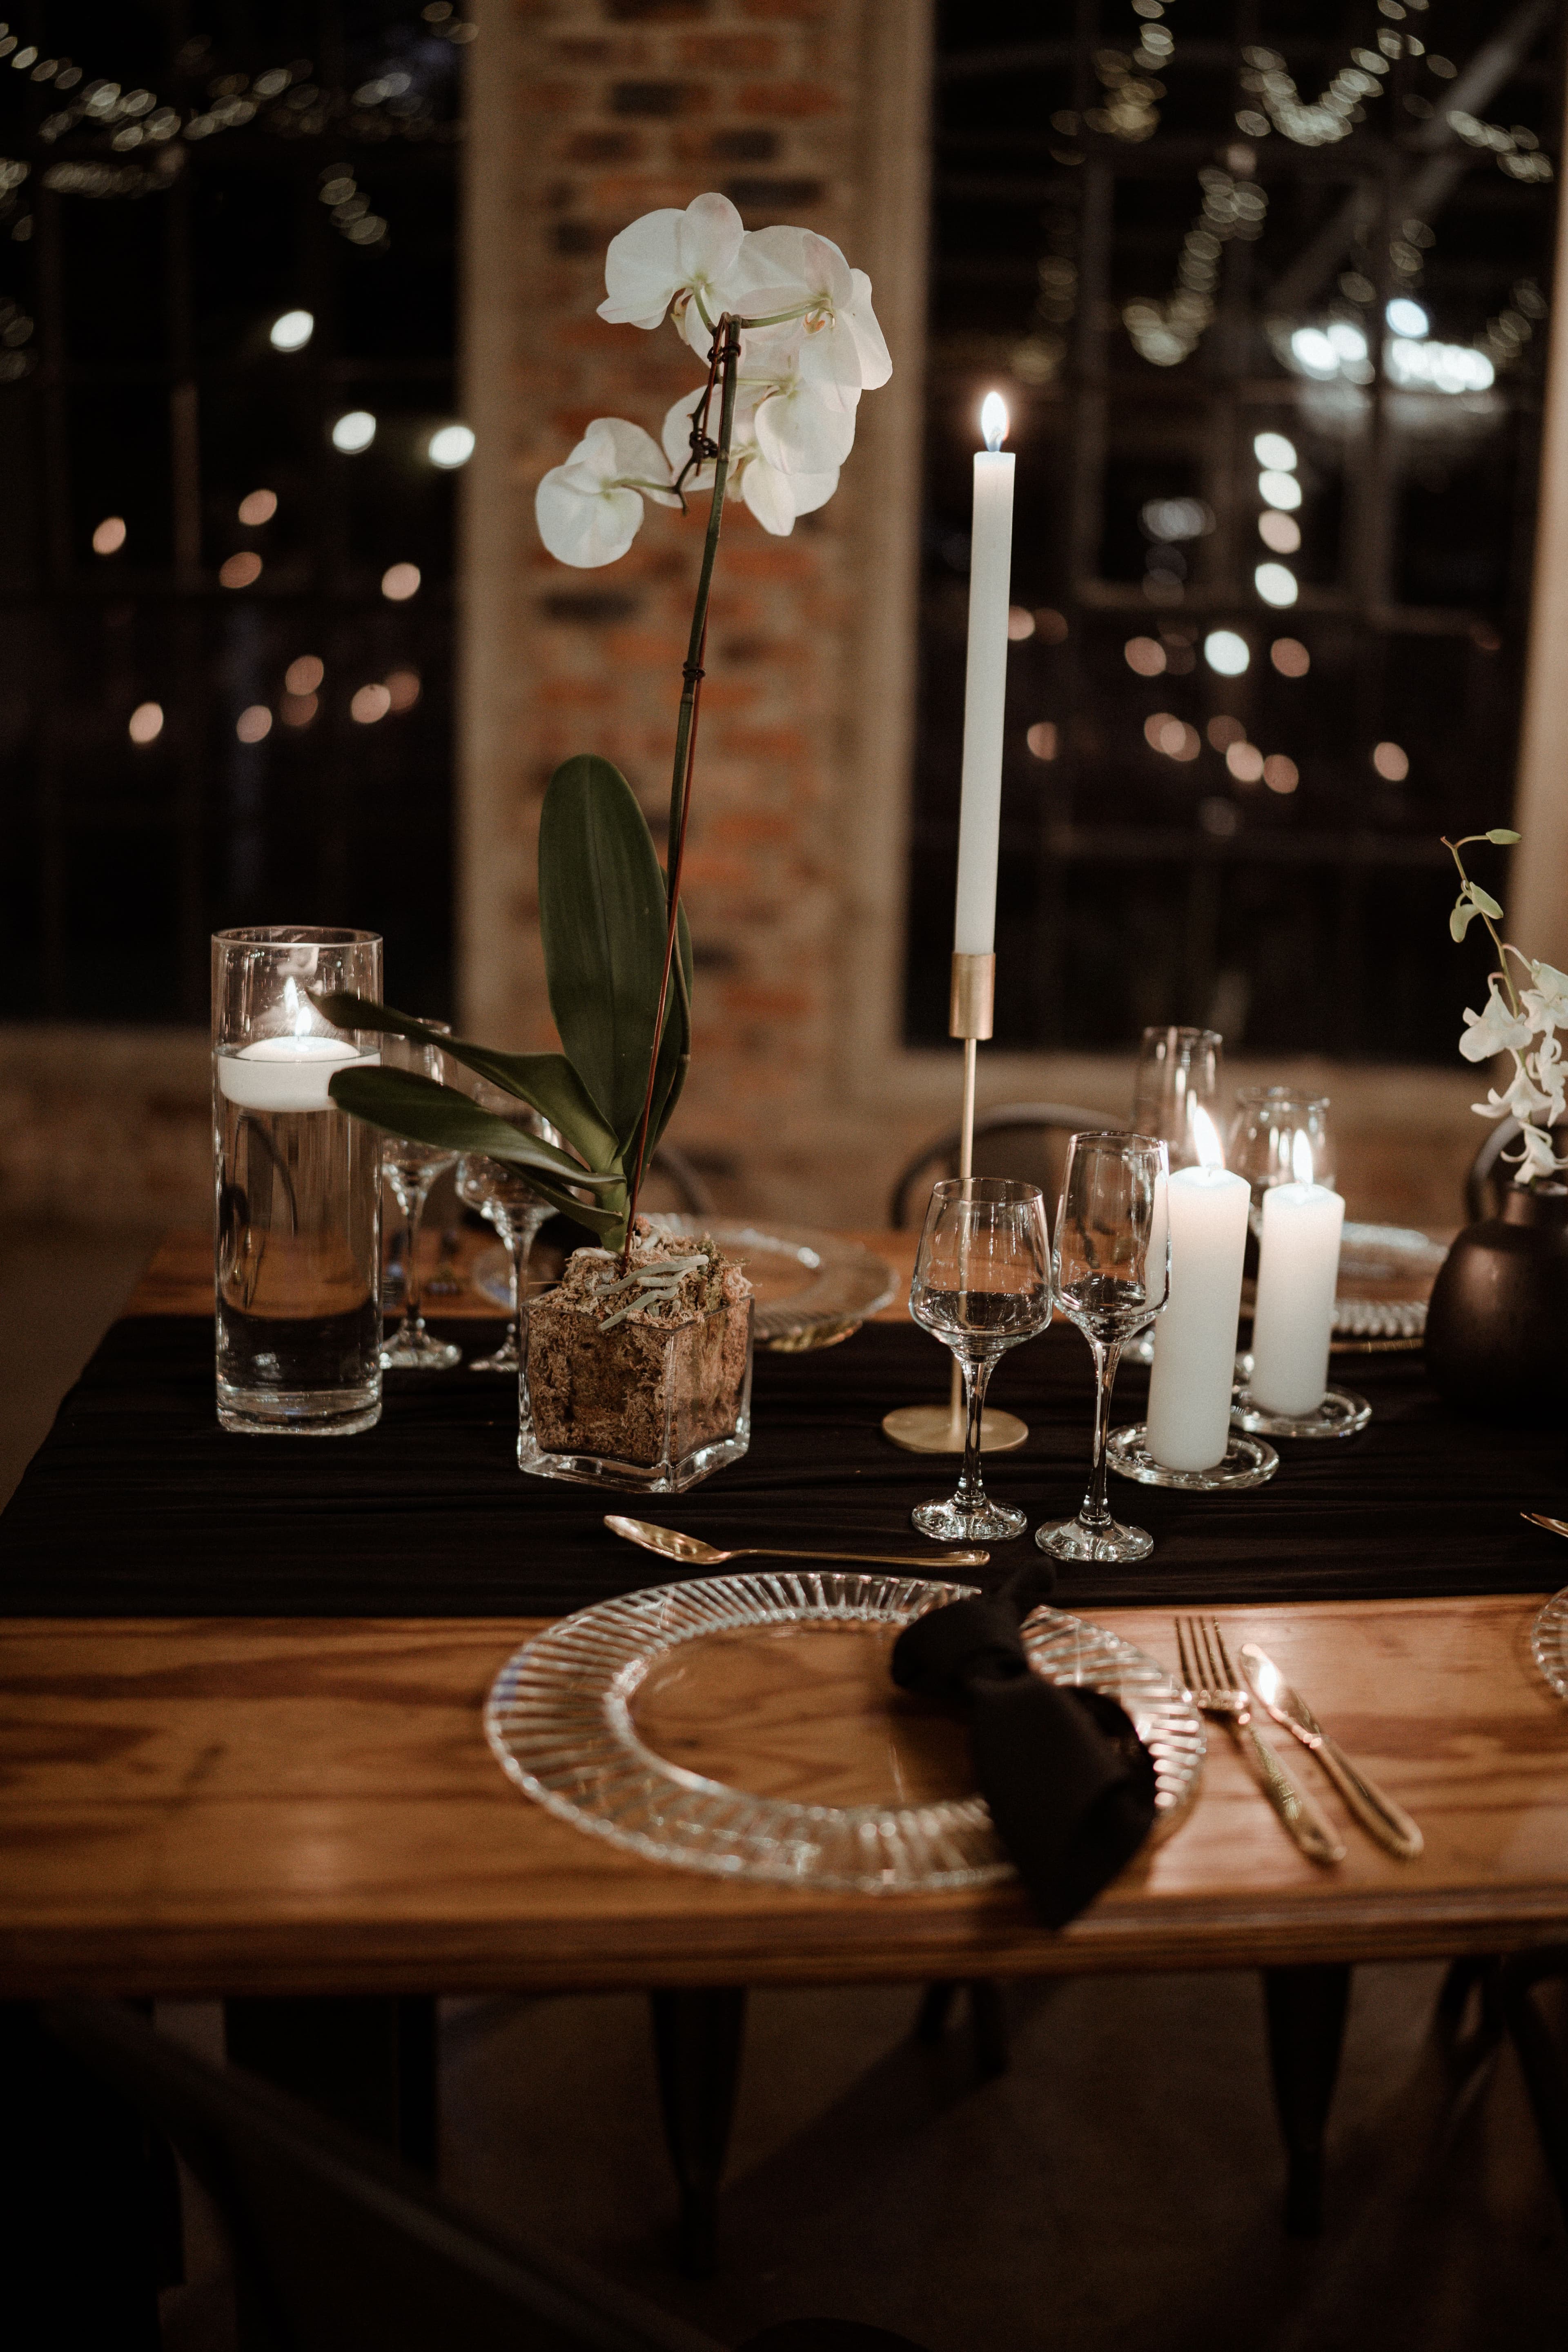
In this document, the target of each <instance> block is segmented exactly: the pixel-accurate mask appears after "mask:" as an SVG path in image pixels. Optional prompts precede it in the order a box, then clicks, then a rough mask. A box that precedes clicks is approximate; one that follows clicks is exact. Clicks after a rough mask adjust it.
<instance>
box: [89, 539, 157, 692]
mask: <svg viewBox="0 0 1568 2352" xmlns="http://www.w3.org/2000/svg"><path fill="white" fill-rule="evenodd" d="M124 544H125V517H124V516H123V515H105V516H104V518H103V520H102V521H101V522H100V524H99V526H98V529H97V530H95V531H94V532H93V534H92V551H93V553H94V554H95V555H118V554H119V552H120V551H121V548H122V547H123V546H124ZM149 708H151V706H149Z"/></svg>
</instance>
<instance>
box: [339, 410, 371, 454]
mask: <svg viewBox="0 0 1568 2352" xmlns="http://www.w3.org/2000/svg"><path fill="white" fill-rule="evenodd" d="M374 439H375V419H374V416H373V415H371V413H370V411H369V409H368V408H351V409H350V410H349V411H348V414H347V415H344V416H340V417H339V419H338V421H337V423H336V424H335V425H333V427H332V446H333V448H334V449H341V450H342V452H343V454H344V456H345V457H357V456H358V455H359V453H360V451H361V450H362V449H368V448H369V447H370V445H371V443H372V442H373V441H374Z"/></svg>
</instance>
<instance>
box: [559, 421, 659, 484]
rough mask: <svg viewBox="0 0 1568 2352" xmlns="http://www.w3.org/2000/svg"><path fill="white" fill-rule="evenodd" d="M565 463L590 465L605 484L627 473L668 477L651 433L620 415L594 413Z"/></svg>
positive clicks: (654, 479)
mask: <svg viewBox="0 0 1568 2352" xmlns="http://www.w3.org/2000/svg"><path fill="white" fill-rule="evenodd" d="M566 462H567V464H568V465H569V466H571V465H576V464H579V463H580V464H582V465H584V466H592V467H594V469H595V472H596V473H597V475H598V478H599V479H600V481H601V482H603V483H605V484H608V483H611V482H615V481H617V480H621V479H624V478H626V476H627V475H631V476H634V477H635V478H637V480H638V481H647V482H660V483H663V482H668V479H669V467H668V465H667V464H666V463H665V457H664V452H663V450H662V449H661V448H660V447H659V446H658V442H657V441H656V440H655V439H654V437H653V435H652V434H651V433H645V432H644V431H643V428H642V426H641V425H629V424H628V423H627V422H626V418H625V417H624V416H595V419H594V422H593V423H592V425H589V427H588V430H587V431H586V433H584V436H583V438H582V439H581V441H579V442H578V444H577V446H576V447H575V449H574V450H573V452H572V455H571V457H568V459H567V460H566Z"/></svg>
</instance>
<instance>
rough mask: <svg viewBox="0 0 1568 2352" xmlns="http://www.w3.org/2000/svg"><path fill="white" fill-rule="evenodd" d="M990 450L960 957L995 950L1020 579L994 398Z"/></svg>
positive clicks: (985, 418)
mask: <svg viewBox="0 0 1568 2352" xmlns="http://www.w3.org/2000/svg"><path fill="white" fill-rule="evenodd" d="M980 422H981V426H982V429H983V431H984V435H985V446H984V449H980V450H976V452H975V457H974V513H973V527H972V529H971V531H970V539H969V664H968V667H967V669H966V671H965V673H964V681H963V800H962V802H961V803H960V806H959V813H958V904H957V908H956V911H955V915H954V919H953V927H952V945H953V952H954V953H955V954H956V955H990V954H992V953H993V951H994V948H995V945H996V854H997V845H998V841H999V839H1000V835H1001V826H1002V729H1003V721H1004V719H1005V712H1006V702H1007V608H1008V604H1009V603H1010V601H1011V597H1012V578H1013V457H1012V454H1011V452H1010V451H1007V450H1004V449H1003V447H1002V446H1001V445H1002V441H1003V439H1004V437H1005V434H1006V431H1007V409H1006V404H1005V402H1004V401H1003V399H1002V398H1001V396H1000V394H997V393H994V392H991V393H987V394H986V395H985V402H984V406H983V408H982V409H981V412H980Z"/></svg>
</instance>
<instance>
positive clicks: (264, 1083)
mask: <svg viewBox="0 0 1568 2352" xmlns="http://www.w3.org/2000/svg"><path fill="white" fill-rule="evenodd" d="M336 990H352V991H353V992H355V993H356V994H358V995H362V996H367V997H371V998H376V999H379V997H380V995H381V940H380V938H379V936H378V934H377V933H375V932H374V931H353V930H333V929H313V928H310V927H308V926H305V925H279V926H267V927H264V928H254V929H242V930H232V931H219V932H216V934H215V935H214V939H213V969H212V1004H213V1157H214V1197H215V1208H216V1224H215V1240H216V1296H217V1417H218V1420H219V1422H220V1423H222V1425H223V1427H224V1428H225V1429H230V1430H237V1431H241V1432H245V1433H250V1434H256V1435H282V1436H288V1435H293V1436H298V1437H346V1436H351V1435H353V1433H354V1432H356V1431H358V1430H363V1429H369V1428H370V1427H371V1426H372V1425H373V1424H374V1423H375V1422H376V1421H377V1420H378V1419H379V1418H380V1414H381V1298H380V1282H381V1139H380V1137H379V1135H378V1134H377V1132H376V1130H375V1129H374V1128H371V1127H367V1126H365V1125H363V1123H362V1122H360V1121H359V1120H357V1119H351V1118H347V1117H345V1115H344V1114H343V1113H342V1111H341V1110H339V1109H338V1108H337V1107H336V1105H335V1104H334V1103H333V1101H332V1099H331V1096H330V1094H329V1093H328V1087H329V1085H330V1083H331V1077H332V1074H333V1072H334V1071H336V1070H341V1069H343V1068H345V1067H347V1066H349V1065H350V1064H351V1063H354V1062H374V1061H376V1060H377V1059H379V1055H378V1052H377V1046H378V1043H379V1041H378V1039H377V1037H376V1036H375V1034H374V1033H373V1032H371V1031H368V1030H367V1031H353V1030H342V1029H338V1028H334V1027H333V1025H332V1024H331V1022H330V1021H328V1020H327V1019H326V1018H325V1016H324V1015H323V1014H322V1013H321V1012H320V1011H319V1010H318V1007H317V1005H316V1003H315V1002H314V999H316V998H317V997H319V996H321V995H323V994H325V993H327V992H332V991H336Z"/></svg>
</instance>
